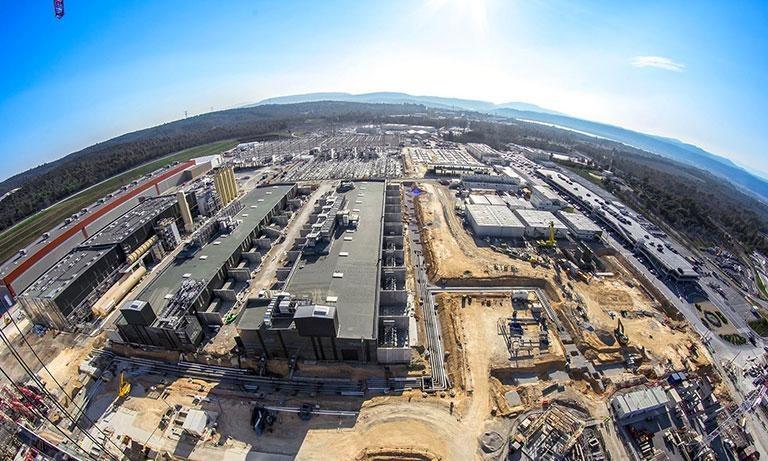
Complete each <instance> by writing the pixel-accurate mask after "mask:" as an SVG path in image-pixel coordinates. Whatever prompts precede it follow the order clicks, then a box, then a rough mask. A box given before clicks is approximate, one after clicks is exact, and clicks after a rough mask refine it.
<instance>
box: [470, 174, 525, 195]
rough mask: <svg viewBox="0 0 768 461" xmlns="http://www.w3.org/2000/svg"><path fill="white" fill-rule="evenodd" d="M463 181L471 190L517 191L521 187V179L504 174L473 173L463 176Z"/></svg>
mask: <svg viewBox="0 0 768 461" xmlns="http://www.w3.org/2000/svg"><path fill="white" fill-rule="evenodd" d="M461 183H462V184H463V185H464V187H466V188H467V189H470V190H479V189H481V190H492V191H507V192H515V191H517V190H518V189H519V188H520V181H519V179H518V178H514V177H512V176H508V175H505V174H504V175H502V174H471V175H464V176H462V177H461Z"/></svg>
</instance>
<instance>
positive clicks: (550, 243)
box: [536, 221, 557, 248]
mask: <svg viewBox="0 0 768 461" xmlns="http://www.w3.org/2000/svg"><path fill="white" fill-rule="evenodd" d="M536 244H537V245H538V246H539V247H540V248H554V247H555V246H556V245H557V240H555V222H554V221H550V222H549V238H547V240H539V241H538V242H536Z"/></svg>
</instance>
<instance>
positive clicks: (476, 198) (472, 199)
mask: <svg viewBox="0 0 768 461" xmlns="http://www.w3.org/2000/svg"><path fill="white" fill-rule="evenodd" d="M467 201H468V202H469V204H471V205H498V206H506V202H504V199H502V198H501V197H499V196H498V195H494V194H469V197H468V198H467Z"/></svg>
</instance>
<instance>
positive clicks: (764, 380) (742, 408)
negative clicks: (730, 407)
mask: <svg viewBox="0 0 768 461" xmlns="http://www.w3.org/2000/svg"><path fill="white" fill-rule="evenodd" d="M753 384H754V385H755V386H757V388H756V389H754V390H753V391H752V392H750V393H749V394H748V395H747V396H746V398H745V399H744V400H743V401H742V402H741V403H740V404H739V406H738V407H736V409H735V410H734V411H732V412H731V413H730V414H729V415H728V417H727V418H725V419H724V420H723V421H720V422H719V423H718V425H717V427H716V428H714V429H713V430H712V432H710V433H709V434H707V435H706V436H705V437H704V438H703V439H702V441H701V449H700V450H699V452H698V453H697V454H696V456H695V459H699V458H701V457H702V456H703V455H705V454H706V453H707V452H710V451H711V450H712V449H711V448H710V447H709V445H710V444H711V443H712V441H713V440H715V439H716V438H718V437H719V436H720V435H721V434H722V433H723V432H724V431H725V430H727V429H730V428H731V427H733V426H734V425H735V424H738V420H739V418H741V417H742V416H744V415H746V414H747V413H752V412H753V411H754V410H755V408H756V407H757V406H758V405H760V403H761V402H763V401H764V400H765V399H766V397H768V373H763V374H762V375H761V376H758V377H757V378H755V380H754V381H753Z"/></svg>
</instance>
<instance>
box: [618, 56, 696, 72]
mask: <svg viewBox="0 0 768 461" xmlns="http://www.w3.org/2000/svg"><path fill="white" fill-rule="evenodd" d="M631 63H632V66H634V67H655V68H657V69H664V70H671V71H672V72H682V71H683V70H684V69H685V64H682V63H679V62H675V61H673V60H671V59H669V58H665V57H663V56H635V57H634V58H632V61H631Z"/></svg>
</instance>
